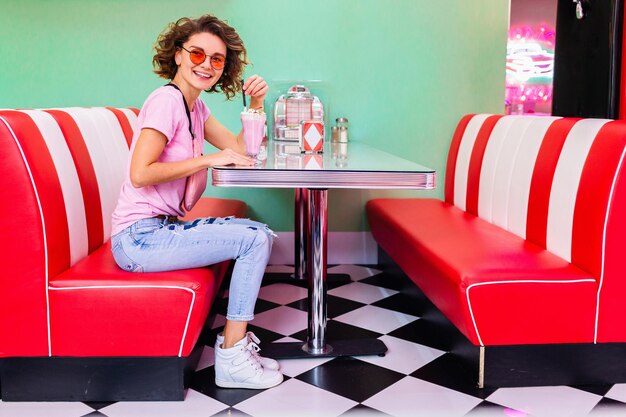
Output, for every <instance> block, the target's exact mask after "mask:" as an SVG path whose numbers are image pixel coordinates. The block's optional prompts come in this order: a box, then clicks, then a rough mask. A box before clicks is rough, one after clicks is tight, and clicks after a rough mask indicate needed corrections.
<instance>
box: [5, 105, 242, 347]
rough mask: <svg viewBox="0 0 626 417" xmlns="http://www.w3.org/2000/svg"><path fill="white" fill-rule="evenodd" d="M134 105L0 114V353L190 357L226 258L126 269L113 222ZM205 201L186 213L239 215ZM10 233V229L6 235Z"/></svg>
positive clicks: (226, 203) (228, 203) (231, 204)
mask: <svg viewBox="0 0 626 417" xmlns="http://www.w3.org/2000/svg"><path fill="white" fill-rule="evenodd" d="M136 122H137V111H136V109H112V108H88V109H87V108H68V109H58V110H46V111H43V110H23V111H14V110H4V111H0V143H1V144H2V148H3V151H2V153H1V156H0V198H1V199H2V201H5V202H10V207H11V213H7V215H5V216H2V217H1V218H0V226H1V227H2V230H3V231H4V232H3V234H2V239H1V240H0V245H2V246H1V248H0V261H1V264H2V269H3V270H2V274H1V275H0V357H18V356H186V355H188V354H189V353H190V352H191V350H192V348H193V346H194V344H195V342H196V341H197V339H198V336H199V334H200V331H201V329H202V325H203V324H204V321H205V319H206V316H207V314H208V311H209V309H210V306H211V304H212V302H213V299H214V297H215V295H216V292H217V289H218V288H219V285H220V283H221V281H222V278H223V276H224V274H225V272H226V269H227V268H228V263H222V264H219V265H214V266H212V267H208V268H200V269H193V270H183V271H175V272H163V273H145V274H134V273H127V272H125V271H122V270H121V269H119V268H118V267H117V266H116V264H115V262H114V260H113V257H112V255H111V251H110V246H109V243H108V241H109V238H110V234H111V225H110V218H111V213H112V211H113V209H114V207H115V204H116V201H117V195H118V193H119V187H120V186H121V182H122V179H123V175H124V170H125V167H126V164H127V163H128V157H129V143H130V139H131V138H132V129H134V127H135V125H136ZM245 208H246V206H245V204H244V203H242V202H240V201H235V200H225V199H209V198H203V199H201V201H200V203H199V204H198V207H197V208H194V210H193V211H192V213H190V215H194V214H196V215H198V216H203V217H206V216H216V217H217V216H227V215H236V216H244V215H245ZM5 232H6V233H5Z"/></svg>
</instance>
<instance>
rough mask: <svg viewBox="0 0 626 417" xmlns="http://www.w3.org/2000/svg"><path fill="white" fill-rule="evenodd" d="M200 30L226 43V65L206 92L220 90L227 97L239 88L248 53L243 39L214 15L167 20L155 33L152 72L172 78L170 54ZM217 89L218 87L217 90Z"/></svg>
mask: <svg viewBox="0 0 626 417" xmlns="http://www.w3.org/2000/svg"><path fill="white" fill-rule="evenodd" d="M201 32H208V33H211V34H213V35H215V36H217V37H218V38H220V39H221V40H222V42H224V44H225V45H226V65H225V66H224V71H223V72H222V76H221V77H220V79H219V80H218V82H217V83H215V84H214V85H213V86H212V87H211V88H209V89H208V90H206V91H207V92H209V93H211V92H215V91H219V90H221V91H223V92H224V94H225V95H226V98H227V99H228V100H230V99H232V98H233V97H234V96H235V94H237V93H238V92H240V91H241V83H240V82H239V80H240V79H241V75H242V74H243V70H244V67H245V66H246V65H247V64H248V53H247V51H246V47H245V46H244V45H243V41H242V40H241V38H240V37H239V35H238V34H237V32H236V31H235V29H233V28H232V27H231V26H229V25H228V24H227V23H226V22H224V21H222V20H220V19H218V18H217V17H215V16H212V15H209V14H206V15H204V16H200V17H199V18H197V19H190V18H188V17H183V18H180V19H178V20H177V21H176V22H174V23H170V24H169V25H168V26H167V28H166V29H165V30H164V31H163V32H162V33H161V34H160V35H159V37H158V39H157V41H156V44H155V45H154V50H155V51H156V54H155V55H154V57H152V65H153V66H154V68H155V69H154V72H155V73H156V74H157V75H158V76H159V77H161V78H165V79H168V80H172V79H174V76H175V75H176V72H177V71H178V66H177V65H176V60H175V58H174V56H175V55H176V52H177V51H178V50H179V49H180V48H181V47H182V46H183V44H184V43H185V42H187V41H188V40H189V38H190V37H191V36H192V35H194V34H196V33H201ZM218 88H219V90H218Z"/></svg>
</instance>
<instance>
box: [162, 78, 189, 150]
mask: <svg viewBox="0 0 626 417" xmlns="http://www.w3.org/2000/svg"><path fill="white" fill-rule="evenodd" d="M168 85H169V86H170V87H174V88H175V89H177V90H178V91H180V88H178V86H177V85H176V84H174V83H167V84H165V86H166V87H167V86H168ZM180 95H181V96H183V104H184V105H185V113H187V120H189V133H190V134H191V140H194V139H195V138H196V135H194V134H193V129H192V128H191V113H190V112H189V106H187V100H185V95H184V94H183V92H182V91H180Z"/></svg>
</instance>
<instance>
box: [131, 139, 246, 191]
mask: <svg viewBox="0 0 626 417" xmlns="http://www.w3.org/2000/svg"><path fill="white" fill-rule="evenodd" d="M166 144H167V138H166V137H165V135H164V134H163V133H161V132H159V131H158V130H155V129H149V128H145V129H141V133H140V134H139V138H137V143H136V144H135V148H134V150H133V154H132V156H131V160H130V181H131V183H132V185H133V187H135V188H140V187H145V186H148V185H156V184H161V183H164V182H169V181H174V180H177V179H180V178H185V177H188V176H189V175H191V174H194V173H196V172H198V171H200V170H202V169H207V168H210V167H212V166H217V165H229V164H236V165H252V164H253V163H254V161H253V160H252V159H250V158H248V157H246V156H244V155H240V154H238V153H237V152H234V151H233V150H231V149H224V150H222V151H220V152H217V153H214V154H211V155H203V156H199V157H197V158H191V159H186V160H184V161H177V162H158V159H159V156H161V153H162V152H163V149H164V148H165V145H166Z"/></svg>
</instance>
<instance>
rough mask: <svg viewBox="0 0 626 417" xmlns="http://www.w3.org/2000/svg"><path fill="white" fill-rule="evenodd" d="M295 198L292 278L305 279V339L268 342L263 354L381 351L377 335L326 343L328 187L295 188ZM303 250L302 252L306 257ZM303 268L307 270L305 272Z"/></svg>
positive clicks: (302, 355) (297, 355)
mask: <svg viewBox="0 0 626 417" xmlns="http://www.w3.org/2000/svg"><path fill="white" fill-rule="evenodd" d="M295 199H296V202H295V203H296V204H295V205H296V212H295V214H296V247H295V252H296V264H295V274H294V275H295V277H296V279H299V280H301V279H307V282H308V323H307V340H306V342H305V343H304V345H303V344H302V342H294V343H272V344H271V345H266V346H264V347H263V354H264V355H266V356H268V357H272V358H305V357H328V356H355V355H382V354H384V353H385V352H386V351H387V347H386V346H385V344H384V343H383V342H382V341H380V340H378V339H358V340H335V341H332V342H330V343H327V340H326V321H327V315H326V305H327V303H326V290H327V281H326V279H327V276H326V268H327V264H328V258H327V254H328V246H327V237H328V190H327V189H296V197H295ZM304 219H306V220H304ZM303 220H304V221H303ZM303 254H306V257H304V256H303ZM304 270H306V271H307V272H308V273H307V274H306V276H305V275H304V273H303V271H304ZM296 279H294V280H296Z"/></svg>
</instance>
